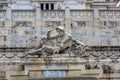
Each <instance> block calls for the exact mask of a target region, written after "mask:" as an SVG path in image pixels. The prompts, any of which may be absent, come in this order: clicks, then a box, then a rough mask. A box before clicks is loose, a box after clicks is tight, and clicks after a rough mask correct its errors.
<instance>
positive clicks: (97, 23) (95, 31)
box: [93, 8, 102, 45]
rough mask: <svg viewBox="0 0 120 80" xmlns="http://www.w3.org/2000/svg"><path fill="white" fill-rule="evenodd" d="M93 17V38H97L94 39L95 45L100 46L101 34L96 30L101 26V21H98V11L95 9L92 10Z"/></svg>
mask: <svg viewBox="0 0 120 80" xmlns="http://www.w3.org/2000/svg"><path fill="white" fill-rule="evenodd" d="M93 14H94V15H93V17H94V20H93V27H94V28H93V30H94V33H95V36H98V37H97V38H96V41H97V44H98V45H99V44H100V37H99V36H100V35H101V34H102V33H101V31H100V29H96V28H97V27H100V26H101V21H100V18H99V9H98V8H95V9H94V10H93Z"/></svg>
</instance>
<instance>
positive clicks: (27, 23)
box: [13, 21, 32, 27]
mask: <svg viewBox="0 0 120 80" xmlns="http://www.w3.org/2000/svg"><path fill="white" fill-rule="evenodd" d="M31 26H32V22H30V21H14V22H13V27H31Z"/></svg>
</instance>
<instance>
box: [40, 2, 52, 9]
mask: <svg viewBox="0 0 120 80" xmlns="http://www.w3.org/2000/svg"><path fill="white" fill-rule="evenodd" d="M40 6H41V10H54V4H53V3H41V4H40Z"/></svg>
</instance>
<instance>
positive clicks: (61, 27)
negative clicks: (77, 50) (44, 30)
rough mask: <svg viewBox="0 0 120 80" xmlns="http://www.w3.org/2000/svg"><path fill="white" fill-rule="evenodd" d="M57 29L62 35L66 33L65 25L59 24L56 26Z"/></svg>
mask: <svg viewBox="0 0 120 80" xmlns="http://www.w3.org/2000/svg"><path fill="white" fill-rule="evenodd" d="M56 31H57V32H58V34H59V35H60V36H63V35H64V34H65V30H64V27H63V26H58V27H56Z"/></svg>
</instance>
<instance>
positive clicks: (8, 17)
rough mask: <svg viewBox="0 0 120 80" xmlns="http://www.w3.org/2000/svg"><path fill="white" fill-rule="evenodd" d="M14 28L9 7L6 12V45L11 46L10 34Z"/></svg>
mask: <svg viewBox="0 0 120 80" xmlns="http://www.w3.org/2000/svg"><path fill="white" fill-rule="evenodd" d="M11 27H12V10H11V7H10V6H8V8H7V10H6V20H5V28H6V41H5V45H6V46H8V47H9V46H10V32H11Z"/></svg>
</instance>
